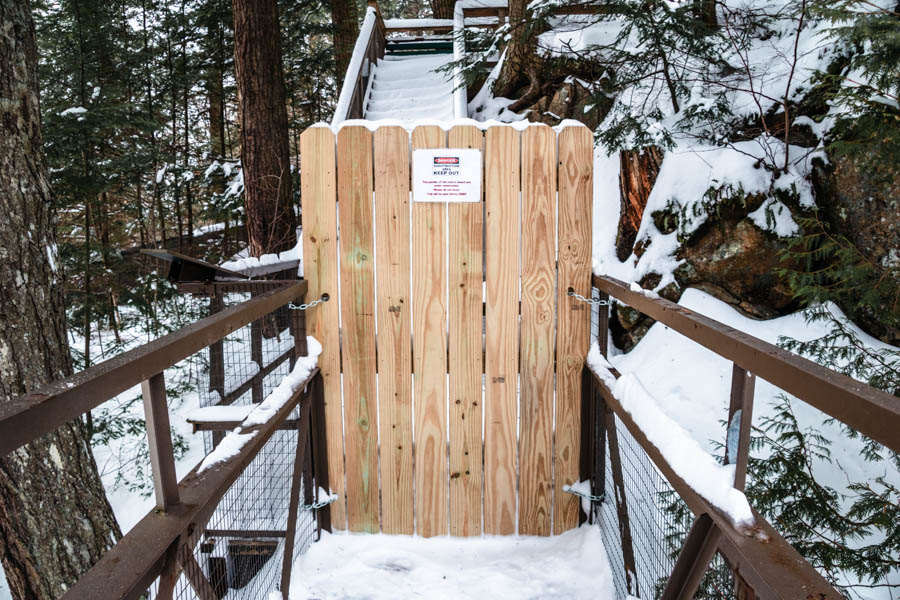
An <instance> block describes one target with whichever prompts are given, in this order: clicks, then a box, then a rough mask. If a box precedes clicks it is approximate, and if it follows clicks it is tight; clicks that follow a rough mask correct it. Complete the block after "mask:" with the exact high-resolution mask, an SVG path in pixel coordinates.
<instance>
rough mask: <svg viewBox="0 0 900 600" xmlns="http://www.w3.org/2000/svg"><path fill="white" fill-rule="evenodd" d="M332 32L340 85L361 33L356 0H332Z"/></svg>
mask: <svg viewBox="0 0 900 600" xmlns="http://www.w3.org/2000/svg"><path fill="white" fill-rule="evenodd" d="M331 32H332V37H333V38H334V63H335V64H334V70H335V76H336V78H335V81H337V82H338V85H339V86H340V85H341V84H342V83H343V82H344V75H345V74H346V73H347V65H348V64H350V56H351V55H352V54H353V46H354V44H356V38H357V36H358V35H359V20H358V16H357V11H356V2H355V1H354V0H331Z"/></svg>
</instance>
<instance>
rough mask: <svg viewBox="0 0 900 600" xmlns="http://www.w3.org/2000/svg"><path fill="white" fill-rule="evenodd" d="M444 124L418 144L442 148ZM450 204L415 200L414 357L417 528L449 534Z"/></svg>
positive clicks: (417, 138)
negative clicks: (448, 305) (448, 249)
mask: <svg viewBox="0 0 900 600" xmlns="http://www.w3.org/2000/svg"><path fill="white" fill-rule="evenodd" d="M445 137H446V136H445V134H444V132H443V130H441V128H440V127H436V126H427V127H416V128H415V129H414V130H413V133H412V146H413V148H414V149H415V148H443V147H445V146H446V145H447V144H446V140H445ZM446 214H447V206H446V204H443V203H414V204H413V207H412V236H413V257H412V259H413V260H412V263H413V272H412V276H413V360H414V372H415V374H414V381H415V387H414V390H415V397H414V400H413V401H414V405H415V433H414V435H415V480H416V490H415V493H416V531H417V532H418V533H419V535H421V536H424V537H429V536H434V535H446V534H447V510H448V509H447V488H448V481H447V398H446V396H447V304H446V300H445V298H446V295H447V260H446V244H445V239H446V235H445V232H444V228H445V225H446Z"/></svg>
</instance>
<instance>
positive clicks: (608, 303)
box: [568, 288, 613, 306]
mask: <svg viewBox="0 0 900 600" xmlns="http://www.w3.org/2000/svg"><path fill="white" fill-rule="evenodd" d="M568 296H570V297H572V298H575V299H576V300H579V301H581V302H584V303H585V304H591V305H593V306H612V303H613V301H612V300H601V299H600V298H585V297H584V296H582V295H581V294H579V293H578V292H576V291H575V290H574V289H572V288H569V292H568Z"/></svg>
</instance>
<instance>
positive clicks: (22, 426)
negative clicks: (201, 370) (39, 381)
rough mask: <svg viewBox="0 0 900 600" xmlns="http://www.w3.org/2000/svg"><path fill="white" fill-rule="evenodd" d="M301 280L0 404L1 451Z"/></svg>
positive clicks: (115, 390)
mask: <svg viewBox="0 0 900 600" xmlns="http://www.w3.org/2000/svg"><path fill="white" fill-rule="evenodd" d="M306 287H307V286H306V282H305V281H294V282H290V283H286V284H285V285H283V286H282V287H279V288H277V289H274V290H271V291H268V292H266V293H264V294H261V295H260V296H257V297H255V298H253V299H251V300H249V301H247V302H244V303H242V304H240V305H238V306H234V307H232V308H229V309H226V310H224V311H222V312H220V313H218V314H215V315H212V316H209V317H206V318H204V319H200V320H199V321H197V322H195V323H192V324H190V325H188V326H187V327H183V328H182V329H179V330H178V331H174V332H172V333H170V334H168V335H165V336H163V337H161V338H159V339H157V340H154V341H152V342H150V343H148V344H145V345H143V346H141V347H139V348H135V349H134V350H130V351H128V352H124V353H122V354H120V355H119V356H116V357H114V358H111V359H109V360H107V361H104V362H102V363H99V364H97V365H95V366H93V367H90V368H88V369H85V370H84V371H81V372H79V373H75V374H74V375H72V376H71V377H67V378H65V379H62V380H60V381H56V382H54V383H51V384H50V385H47V386H45V387H42V388H39V389H37V390H34V391H31V392H29V393H27V394H24V395H22V396H19V397H18V398H15V399H13V400H11V401H9V402H7V403H4V404H2V405H0V455H6V454H8V453H9V452H12V451H13V450H15V449H17V448H19V447H21V446H24V445H25V444H27V443H28V442H30V441H32V440H34V439H37V438H38V437H40V436H41V435H44V434H46V433H50V432H51V431H55V430H56V429H58V428H59V427H60V426H62V425H63V424H64V423H67V422H68V421H71V420H72V419H75V418H77V417H80V416H81V415H83V414H85V413H86V412H88V411H90V410H91V409H94V408H96V407H98V406H99V405H100V404H102V403H104V402H106V401H107V400H109V399H110V398H113V397H115V396H117V395H118V394H120V393H122V392H124V391H125V390H127V389H129V388H132V387H134V386H136V385H140V384H141V383H142V382H144V381H146V380H149V379H150V378H151V377H153V376H154V375H157V374H158V373H161V372H162V371H164V370H165V369H167V368H169V367H171V366H172V365H174V364H175V363H177V362H179V361H181V360H184V359H185V358H187V357H188V356H190V355H192V354H194V353H195V352H198V351H199V350H202V349H203V348H205V347H207V346H209V345H210V344H212V343H213V342H216V341H218V340H221V339H222V338H224V337H225V336H226V335H228V334H229V333H231V332H232V331H235V330H236V329H239V328H240V327H243V326H245V325H247V324H248V323H252V322H253V321H255V320H256V319H259V318H260V317H262V316H263V315H266V314H268V313H270V312H272V311H273V310H275V309H276V308H278V307H280V306H283V305H285V304H287V303H289V302H291V301H293V300H296V299H298V298H301V297H302V296H303V295H304V294H305V293H306Z"/></svg>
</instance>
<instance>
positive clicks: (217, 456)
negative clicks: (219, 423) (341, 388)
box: [197, 336, 322, 473]
mask: <svg viewBox="0 0 900 600" xmlns="http://www.w3.org/2000/svg"><path fill="white" fill-rule="evenodd" d="M306 345H307V350H308V352H309V355H308V356H302V357H300V358H298V359H297V363H296V364H295V365H294V368H293V369H292V370H291V372H290V373H288V374H287V376H286V377H285V378H284V379H282V380H281V383H279V384H278V386H277V387H276V388H275V389H274V390H272V392H271V393H270V394H269V395H268V396H266V399H265V400H263V401H262V402H261V403H259V404H256V405H253V410H252V411H251V412H250V413H249V414H248V415H247V416H246V418H245V419H244V420H243V422H242V423H241V425H240V426H239V427H236V428H235V429H234V431H231V432H230V433H228V434H227V435H226V436H225V437H224V438H223V439H222V441H221V442H219V444H218V445H217V446H216V447H215V448H214V449H213V451H212V452H210V453H209V454H208V455H207V456H206V458H204V459H203V462H202V463H200V467H199V468H198V470H197V472H198V473H202V472H203V471H206V470H207V469H209V468H210V467H213V466H215V465H217V464H219V463H222V462H225V461H226V460H228V459H229V458H231V457H233V456H235V455H237V454H238V453H239V452H240V451H241V449H242V448H243V447H244V446H246V445H247V443H248V442H250V440H252V439H253V438H254V437H255V436H256V435H258V434H259V431H247V430H248V429H250V428H252V427H255V426H258V425H265V424H266V423H268V422H269V420H270V419H271V418H272V417H273V416H275V414H276V413H277V412H278V411H279V410H281V409H282V408H283V407H284V406H285V405H286V404H287V403H288V402H289V401H290V399H291V398H292V397H293V396H294V394H295V393H296V392H297V390H299V389H300V386H301V385H303V383H304V382H306V380H307V379H308V378H309V376H310V374H311V373H312V372H313V370H314V369H315V368H316V365H317V364H318V360H319V354H321V353H322V345H321V344H320V343H319V342H318V340H316V338H314V337H312V336H307V338H306ZM245 431H246V433H245Z"/></svg>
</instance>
